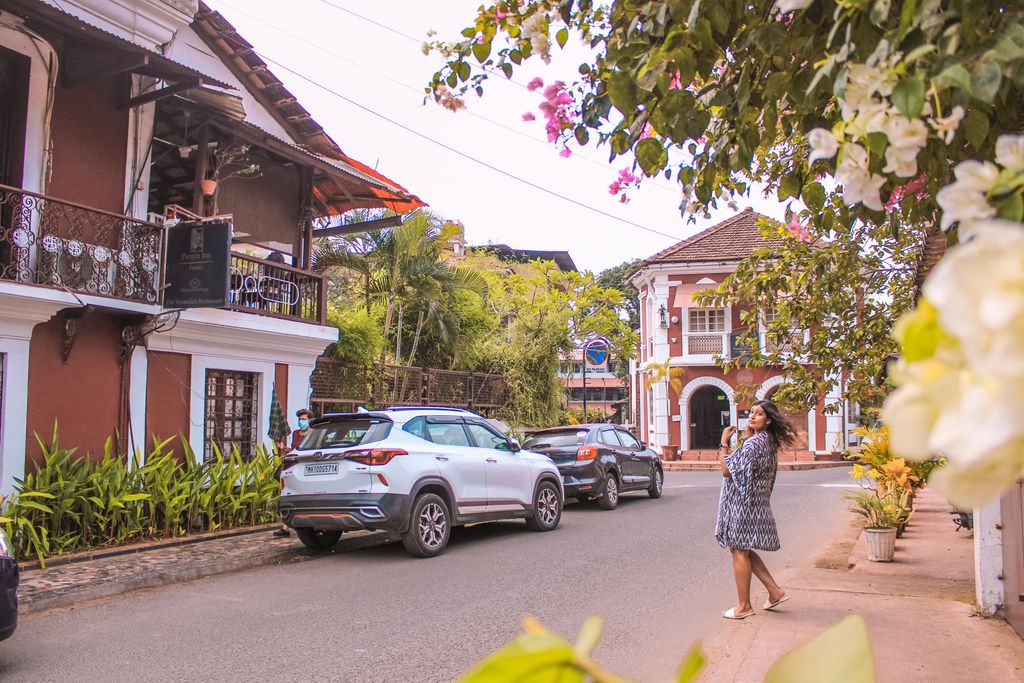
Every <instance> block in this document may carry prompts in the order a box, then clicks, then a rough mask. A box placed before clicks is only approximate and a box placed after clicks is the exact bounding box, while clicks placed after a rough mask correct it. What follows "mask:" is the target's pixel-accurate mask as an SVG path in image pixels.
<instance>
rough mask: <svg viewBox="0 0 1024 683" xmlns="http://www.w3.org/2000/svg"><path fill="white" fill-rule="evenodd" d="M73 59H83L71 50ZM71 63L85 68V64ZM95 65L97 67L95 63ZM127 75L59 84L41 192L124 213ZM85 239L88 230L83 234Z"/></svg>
mask: <svg viewBox="0 0 1024 683" xmlns="http://www.w3.org/2000/svg"><path fill="white" fill-rule="evenodd" d="M75 58H76V59H88V56H86V55H84V54H82V53H77V52H76V53H75ZM76 68H79V69H81V70H87V69H88V68H89V65H88V64H77V65H76ZM97 68H99V67H97ZM129 85H130V82H129V80H128V77H127V76H123V77H117V78H103V79H99V80H92V79H90V80H88V81H87V82H85V83H81V84H79V85H76V86H74V87H67V86H65V85H63V84H60V83H59V84H58V86H57V89H56V92H55V94H54V104H53V120H52V123H51V135H52V139H53V162H52V167H51V168H52V171H51V176H50V180H49V183H48V184H47V188H46V193H47V194H49V195H51V196H53V197H57V198H59V199H66V200H68V201H71V202H76V203H78V204H84V205H85V206H89V207H94V208H97V209H103V210H104V211H112V212H114V213H124V208H125V196H124V185H125V167H126V157H127V154H128V110H127V109H125V108H119V106H118V105H119V103H121V102H123V101H124V100H126V99H127V96H128V92H129V91H128V89H129ZM85 239H86V240H89V239H90V237H89V235H85Z"/></svg>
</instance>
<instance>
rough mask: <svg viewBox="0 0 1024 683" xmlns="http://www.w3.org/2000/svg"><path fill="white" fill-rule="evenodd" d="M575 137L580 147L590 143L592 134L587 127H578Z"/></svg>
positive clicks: (574, 132)
mask: <svg viewBox="0 0 1024 683" xmlns="http://www.w3.org/2000/svg"><path fill="white" fill-rule="evenodd" d="M573 135H575V136H576V142H578V143H580V147H582V146H583V145H585V144H587V142H589V141H590V132H589V131H587V127H586V126H584V125H579V126H576V129H575V130H573Z"/></svg>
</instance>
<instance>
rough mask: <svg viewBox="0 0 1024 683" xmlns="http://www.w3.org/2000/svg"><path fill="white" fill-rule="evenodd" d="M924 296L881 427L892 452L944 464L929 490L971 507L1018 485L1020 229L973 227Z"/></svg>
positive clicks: (998, 224)
mask: <svg viewBox="0 0 1024 683" xmlns="http://www.w3.org/2000/svg"><path fill="white" fill-rule="evenodd" d="M922 294H923V298H922V300H921V303H920V304H919V306H918V308H917V309H915V310H914V311H912V312H910V313H908V314H907V315H905V316H904V317H903V318H902V319H901V320H900V322H899V323H898V325H897V337H898V338H899V339H900V342H901V344H902V346H903V358H902V360H901V361H900V362H899V363H897V364H896V365H895V366H894V368H893V377H894V378H895V379H896V381H897V382H898V383H899V384H900V386H899V388H898V389H896V391H894V392H893V393H892V394H891V395H890V397H889V399H887V400H886V403H885V407H884V409H883V417H884V419H885V420H886V422H887V423H888V424H889V425H890V429H891V432H892V446H893V450H894V452H895V453H897V454H898V455H905V456H907V457H910V458H915V459H922V458H927V457H930V456H932V455H935V454H942V455H944V456H945V457H946V459H947V463H948V464H947V466H946V467H945V468H943V469H942V470H941V476H936V477H935V478H934V479H933V483H935V485H936V487H937V488H939V489H940V490H942V491H943V492H944V493H945V494H946V495H947V496H948V497H949V499H950V500H951V501H953V502H954V503H956V504H957V505H959V506H962V507H973V506H977V505H980V504H983V503H985V502H988V501H990V500H993V499H994V498H996V497H997V496H998V495H999V494H1000V493H1001V492H1002V491H1003V490H1005V489H1006V488H1008V487H1009V486H1010V485H1012V484H1013V483H1014V482H1015V481H1016V480H1017V479H1018V478H1019V477H1020V476H1022V475H1024V421H1022V420H1020V419H1019V417H1018V416H1019V412H1020V406H1021V405H1024V225H1021V224H1018V223H1009V222H1006V221H983V222H978V223H975V224H973V225H972V226H971V234H970V239H969V240H968V241H967V242H965V243H962V244H961V245H959V246H957V247H955V248H954V249H951V250H950V251H949V253H948V254H947V255H946V256H945V257H944V258H943V260H942V261H940V262H939V264H938V265H937V266H936V267H935V270H934V271H933V272H932V274H931V275H930V276H929V278H928V281H927V282H926V283H925V285H924V288H923V291H922ZM936 474H937V475H938V474H939V473H936Z"/></svg>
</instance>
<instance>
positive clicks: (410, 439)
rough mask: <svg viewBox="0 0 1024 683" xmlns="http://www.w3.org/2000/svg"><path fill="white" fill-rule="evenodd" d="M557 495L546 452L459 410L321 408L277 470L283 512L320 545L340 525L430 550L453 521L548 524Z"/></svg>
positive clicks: (555, 513) (554, 520)
mask: <svg viewBox="0 0 1024 683" xmlns="http://www.w3.org/2000/svg"><path fill="white" fill-rule="evenodd" d="M563 500H564V496H563V493H562V478H561V476H560V475H559V473H558V468H557V467H556V466H555V464H554V463H553V462H552V461H551V459H550V458H548V457H547V456H544V455H539V454H537V453H530V452H529V451H524V450H521V449H520V447H519V444H518V443H517V442H516V441H512V440H509V439H507V438H506V437H505V436H504V435H502V434H501V432H499V431H498V430H496V429H495V428H494V427H492V426H491V425H490V424H488V423H487V421H486V420H485V419H484V418H482V417H480V416H479V415H476V414H475V413H471V412H469V411H468V410H461V409H458V408H428V407H416V408H390V409H388V410H380V411H374V412H364V413H338V414H332V415H326V416H324V417H322V418H319V419H316V420H313V421H312V423H311V425H310V432H309V434H308V435H307V436H306V438H305V439H303V440H302V443H301V444H299V448H298V449H297V450H294V451H292V452H291V453H289V454H288V455H287V456H285V458H284V462H283V464H282V472H281V503H280V508H281V518H282V519H283V520H284V522H285V524H287V525H288V526H290V527H292V528H293V529H295V531H296V533H297V534H298V536H299V539H300V540H301V541H302V542H303V543H304V544H306V545H307V546H309V547H310V548H313V549H314V550H320V551H326V550H329V549H331V548H332V547H333V546H334V544H335V543H337V542H338V538H340V537H341V533H342V532H343V531H346V530H351V529H374V530H377V529H380V530H387V531H394V532H397V533H399V534H401V536H402V543H403V544H404V545H405V548H406V549H407V550H408V551H409V552H410V553H412V554H414V555H418V556H420V557H432V556H434V555H437V554H439V553H440V552H441V551H443V550H444V548H445V546H446V545H448V538H449V536H450V535H451V528H452V526H453V525H460V524H468V523H471V522H481V521H491V520H497V519H509V518H522V519H525V520H526V525H527V526H528V527H529V528H530V529H533V530H535V531H551V530H552V529H554V528H555V527H556V526H558V522H559V519H560V518H561V516H562V503H563Z"/></svg>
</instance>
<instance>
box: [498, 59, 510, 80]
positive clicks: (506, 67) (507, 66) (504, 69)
mask: <svg viewBox="0 0 1024 683" xmlns="http://www.w3.org/2000/svg"><path fill="white" fill-rule="evenodd" d="M501 72H502V73H503V74H505V78H509V79H511V78H512V65H511V64H509V63H508V62H502V63H501Z"/></svg>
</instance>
